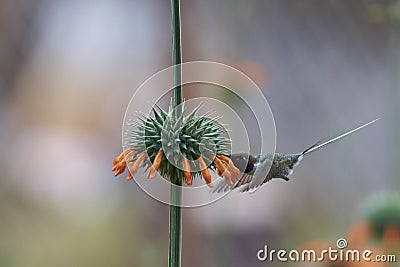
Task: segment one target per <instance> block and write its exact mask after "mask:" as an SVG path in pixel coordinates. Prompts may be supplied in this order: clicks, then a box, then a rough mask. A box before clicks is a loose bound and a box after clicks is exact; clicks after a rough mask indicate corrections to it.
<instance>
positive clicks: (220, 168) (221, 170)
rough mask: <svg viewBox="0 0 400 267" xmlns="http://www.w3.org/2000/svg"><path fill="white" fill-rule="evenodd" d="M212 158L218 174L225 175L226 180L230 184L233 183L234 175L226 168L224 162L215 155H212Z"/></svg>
mask: <svg viewBox="0 0 400 267" xmlns="http://www.w3.org/2000/svg"><path fill="white" fill-rule="evenodd" d="M211 160H212V161H213V162H214V164H215V166H216V168H217V171H218V175H219V176H224V177H225V180H226V182H227V183H228V184H230V185H233V181H232V175H231V173H230V172H229V171H228V170H227V169H226V167H225V165H224V163H222V161H221V160H219V159H218V158H217V157H215V156H211Z"/></svg>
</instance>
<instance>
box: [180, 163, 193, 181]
mask: <svg viewBox="0 0 400 267" xmlns="http://www.w3.org/2000/svg"><path fill="white" fill-rule="evenodd" d="M182 167H183V176H184V177H185V181H186V184H187V185H192V174H191V172H190V164H189V160H188V159H187V158H185V157H184V158H182Z"/></svg>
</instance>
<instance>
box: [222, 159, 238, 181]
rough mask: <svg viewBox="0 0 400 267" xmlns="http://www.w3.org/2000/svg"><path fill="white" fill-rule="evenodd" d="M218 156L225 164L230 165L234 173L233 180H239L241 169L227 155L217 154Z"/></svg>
mask: <svg viewBox="0 0 400 267" xmlns="http://www.w3.org/2000/svg"><path fill="white" fill-rule="evenodd" d="M217 157H218V158H220V159H221V160H222V161H223V162H225V164H227V165H228V170H229V171H230V173H231V174H232V178H233V181H234V182H236V181H239V180H240V170H239V169H238V168H237V167H236V166H235V165H234V164H233V162H232V160H231V159H230V158H228V157H227V156H225V155H222V154H221V155H217Z"/></svg>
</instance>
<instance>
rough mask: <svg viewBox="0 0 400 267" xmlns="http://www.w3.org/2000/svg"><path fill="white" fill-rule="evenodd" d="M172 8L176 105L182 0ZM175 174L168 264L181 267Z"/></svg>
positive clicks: (179, 95)
mask: <svg viewBox="0 0 400 267" xmlns="http://www.w3.org/2000/svg"><path fill="white" fill-rule="evenodd" d="M171 10H172V23H171V27H172V64H173V65H174V66H175V68H174V96H173V103H174V106H175V107H176V106H178V105H180V104H181V103H182V86H181V83H182V68H181V65H180V64H181V63H182V48H181V20H180V0H171ZM178 110H180V109H178ZM178 110H177V111H178ZM174 175H175V177H171V182H172V183H171V193H170V201H171V204H170V206H169V251H168V266H169V267H180V266H181V255H182V208H181V203H182V188H181V186H182V177H179V174H178V173H177V172H175V174H174ZM173 183H174V184H175V185H174V184H173Z"/></svg>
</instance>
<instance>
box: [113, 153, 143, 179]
mask: <svg viewBox="0 0 400 267" xmlns="http://www.w3.org/2000/svg"><path fill="white" fill-rule="evenodd" d="M136 154H137V151H136V150H134V149H132V148H127V149H125V150H124V151H122V152H121V154H119V155H118V157H116V158H114V162H113V163H114V165H113V168H112V171H114V172H115V173H114V176H117V175H120V174H121V173H123V172H124V171H125V168H126V165H127V162H130V161H131V160H132V159H133V158H134V157H135V155H136Z"/></svg>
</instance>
